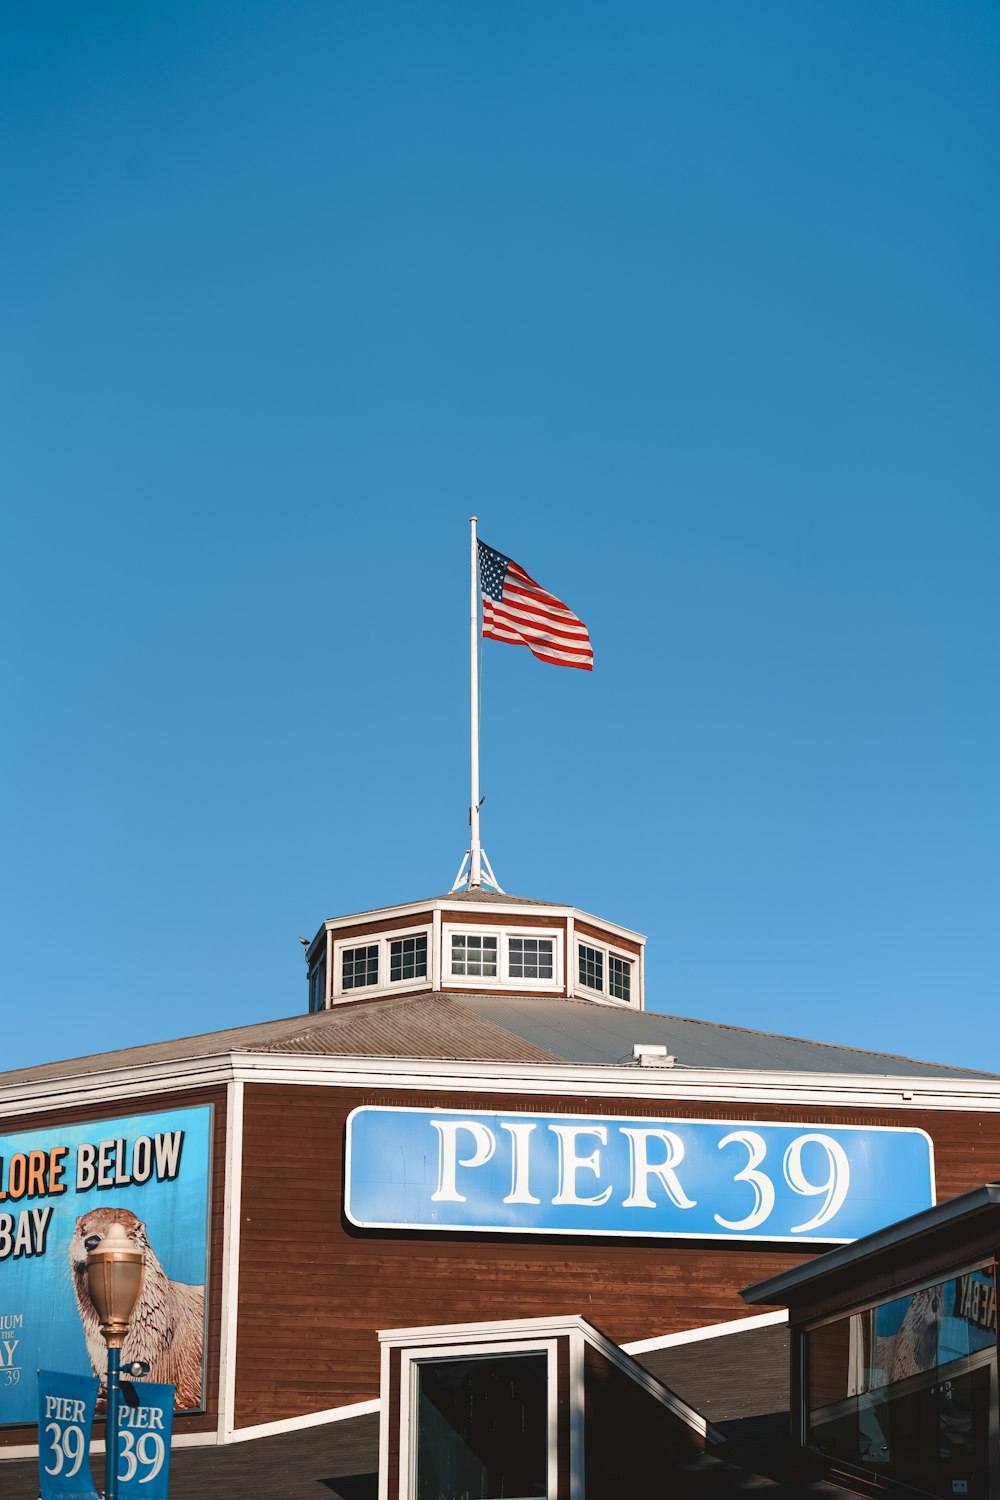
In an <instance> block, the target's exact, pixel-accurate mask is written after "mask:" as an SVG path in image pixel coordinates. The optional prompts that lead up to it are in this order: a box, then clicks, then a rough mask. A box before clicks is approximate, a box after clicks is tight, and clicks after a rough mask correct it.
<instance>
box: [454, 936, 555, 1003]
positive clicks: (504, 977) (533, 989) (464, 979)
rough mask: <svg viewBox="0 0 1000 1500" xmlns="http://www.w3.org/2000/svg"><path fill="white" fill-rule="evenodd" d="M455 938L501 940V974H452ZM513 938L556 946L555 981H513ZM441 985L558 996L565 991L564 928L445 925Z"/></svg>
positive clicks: (498, 958) (499, 955) (498, 963)
mask: <svg viewBox="0 0 1000 1500" xmlns="http://www.w3.org/2000/svg"><path fill="white" fill-rule="evenodd" d="M453 937H492V938H496V940H497V972H496V974H495V975H492V974H490V975H486V974H453V973H452V972H451V940H452V938H453ZM510 938H542V939H544V940H545V941H546V942H551V943H552V978H551V979H511V977H510V955H509V950H508V940H509V939H510ZM441 983H442V985H447V986H448V987H449V988H452V987H454V988H456V989H463V990H482V989H489V988H490V986H491V985H497V986H501V987H502V988H503V989H505V990H524V991H525V993H526V994H532V995H533V994H539V993H541V992H544V993H545V994H557V993H559V992H560V991H561V990H562V988H563V932H562V928H561V927H486V926H482V927H480V926H479V925H478V923H477V924H476V926H474V927H466V926H463V924H462V923H461V922H442V924H441Z"/></svg>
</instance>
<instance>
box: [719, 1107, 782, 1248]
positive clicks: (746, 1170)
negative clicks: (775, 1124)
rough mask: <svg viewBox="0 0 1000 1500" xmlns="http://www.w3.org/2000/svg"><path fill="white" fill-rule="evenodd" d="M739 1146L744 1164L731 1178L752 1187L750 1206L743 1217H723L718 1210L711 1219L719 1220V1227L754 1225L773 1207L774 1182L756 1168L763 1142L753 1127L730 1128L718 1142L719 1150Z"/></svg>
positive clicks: (739, 1227) (763, 1154)
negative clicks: (745, 1128)
mask: <svg viewBox="0 0 1000 1500" xmlns="http://www.w3.org/2000/svg"><path fill="white" fill-rule="evenodd" d="M734 1145H735V1146H742V1147H743V1148H744V1150H745V1151H746V1153H747V1163H746V1166H745V1167H743V1168H742V1170H741V1171H739V1172H737V1173H736V1175H735V1176H734V1178H733V1181H734V1182H748V1183H749V1184H750V1186H751V1188H752V1189H753V1194H754V1206H753V1208H752V1209H751V1210H750V1212H749V1213H748V1214H747V1216H746V1218H745V1219H724V1218H723V1217H722V1215H721V1214H715V1215H714V1217H715V1222H716V1223H717V1224H721V1225H722V1227H723V1229H735V1230H737V1231H739V1230H741V1229H743V1230H746V1229H756V1228H757V1225H758V1224H763V1222H764V1220H765V1219H766V1218H768V1216H769V1215H770V1213H771V1210H772V1209H773V1207H774V1183H773V1182H772V1181H771V1179H770V1177H768V1176H767V1175H766V1173H764V1172H758V1170H757V1168H758V1167H759V1166H760V1164H761V1162H762V1161H763V1160H764V1157H765V1156H766V1155H767V1146H766V1144H765V1142H764V1139H763V1137H762V1136H759V1135H758V1134H757V1132H756V1131H755V1130H732V1131H730V1133H729V1134H728V1135H727V1136H724V1137H723V1139H722V1140H721V1141H720V1142H719V1150H720V1151H722V1150H723V1149H724V1148H725V1147H726V1146H734Z"/></svg>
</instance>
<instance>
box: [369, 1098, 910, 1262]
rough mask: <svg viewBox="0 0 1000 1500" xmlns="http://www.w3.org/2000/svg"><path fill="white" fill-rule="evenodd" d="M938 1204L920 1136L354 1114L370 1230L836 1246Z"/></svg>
mask: <svg viewBox="0 0 1000 1500" xmlns="http://www.w3.org/2000/svg"><path fill="white" fill-rule="evenodd" d="M933 1202H934V1165H933V1159H932V1145H931V1140H930V1137H929V1136H928V1135H926V1134H925V1132H924V1131H922V1130H905V1129H898V1130H897V1129H888V1128H878V1127H862V1126H850V1125H803V1124H795V1125H787V1124H781V1125H779V1124H763V1123H761V1122H760V1121H756V1120H755V1121H748V1122H747V1123H745V1124H737V1123H734V1122H733V1121H731V1120H725V1121H722V1120H655V1119H640V1118H636V1117H634V1116H629V1117H621V1116H605V1115H602V1116H598V1117H593V1116H587V1117H582V1116H574V1115H544V1114H527V1113H520V1112H515V1113H509V1114H484V1113H480V1112H478V1111H477V1112H473V1111H465V1110H446V1109H443V1110H426V1109H391V1108H383V1107H380V1106H372V1107H371V1108H365V1109H356V1110H355V1111H354V1112H353V1114H352V1115H351V1116H350V1119H349V1120H348V1123H347V1159H346V1185H345V1192H344V1211H345V1213H346V1214H347V1217H348V1219H350V1221H351V1223H352V1224H356V1225H358V1226H359V1228H362V1229H433V1230H441V1229H454V1230H483V1231H488V1232H497V1231H506V1232H509V1233H512V1234H613V1235H660V1236H670V1237H675V1238H683V1239H724V1240H747V1239H750V1240H771V1241H774V1240H786V1241H788V1242H790V1243H794V1244H815V1243H824V1244H829V1243H836V1242H841V1241H846V1240H854V1239H858V1238H859V1237H860V1236H861V1235H865V1234H870V1233H871V1232H872V1231H873V1230H876V1229H881V1228H882V1227H883V1226H884V1225H886V1224H891V1223H894V1222H895V1221H896V1220H897V1219H903V1218H906V1217H907V1215H909V1214H914V1213H918V1212H919V1211H920V1210H921V1209H924V1208H928V1207H930V1206H931V1205H932V1204H933Z"/></svg>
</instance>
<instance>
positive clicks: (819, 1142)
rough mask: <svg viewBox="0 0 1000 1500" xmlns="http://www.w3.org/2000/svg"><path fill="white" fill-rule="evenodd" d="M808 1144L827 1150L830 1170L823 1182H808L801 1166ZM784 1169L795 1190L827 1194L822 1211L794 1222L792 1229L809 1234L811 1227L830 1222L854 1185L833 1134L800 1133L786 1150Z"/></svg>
mask: <svg viewBox="0 0 1000 1500" xmlns="http://www.w3.org/2000/svg"><path fill="white" fill-rule="evenodd" d="M809 1145H815V1146H820V1147H822V1149H823V1150H824V1151H825V1152H826V1159H827V1163H828V1167H829V1170H828V1173H827V1176H826V1178H825V1180H824V1181H823V1182H809V1181H808V1180H807V1178H806V1175H805V1173H804V1172H803V1170H802V1148H803V1147H804V1146H809ZM782 1169H783V1171H784V1174H785V1181H786V1182H787V1183H788V1186H789V1187H790V1188H792V1189H793V1190H794V1191H795V1192H796V1193H801V1194H802V1195H803V1197H806V1198H818V1197H819V1195H820V1194H821V1193H824V1194H825V1195H826V1196H825V1197H824V1199H823V1207H822V1208H821V1209H820V1211H819V1213H818V1214H816V1216H815V1217H814V1218H812V1219H809V1220H808V1221H807V1222H806V1223H805V1224H793V1225H792V1233H793V1234H808V1233H809V1231H810V1230H811V1229H818V1228H819V1227H820V1225H821V1224H828V1223H829V1221H830V1220H831V1219H832V1218H833V1216H834V1214H835V1213H836V1212H837V1210H838V1209H839V1208H841V1207H842V1205H843V1202H844V1199H845V1198H846V1197H847V1190H848V1188H849V1187H850V1185H851V1164H850V1162H849V1161H848V1160H847V1152H846V1151H845V1150H844V1148H843V1146H842V1145H841V1144H840V1142H839V1141H835V1140H834V1139H833V1137H832V1136H830V1135H797V1136H796V1137H795V1139H794V1141H793V1142H792V1144H791V1145H790V1146H789V1148H788V1150H787V1151H786V1152H785V1159H784V1162H783V1163H782Z"/></svg>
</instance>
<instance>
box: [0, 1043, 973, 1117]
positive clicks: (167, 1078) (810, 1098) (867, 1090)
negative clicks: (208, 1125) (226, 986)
mask: <svg viewBox="0 0 1000 1500" xmlns="http://www.w3.org/2000/svg"><path fill="white" fill-rule="evenodd" d="M231 1079H241V1080H242V1081H243V1082H247V1083H276V1084H312V1085H316V1086H320V1087H330V1088H372V1089H398V1090H400V1091H405V1090H407V1089H415V1090H416V1089H420V1090H428V1089H430V1090H432V1091H433V1092H434V1093H436V1094H439V1093H441V1092H442V1091H447V1092H449V1093H455V1094H466V1093H516V1094H524V1095H527V1096H531V1095H559V1096H560V1097H564V1098H575V1097H589V1098H592V1099H649V1100H656V1099H664V1100H674V1101H685V1100H690V1101H697V1102H699V1103H726V1104H734V1103H735V1104H740V1103H747V1104H795V1105H804V1106H817V1105H828V1106H835V1107H843V1108H849V1109H852V1110H862V1109H863V1110H870V1109H879V1108H882V1109H884V1108H891V1109H893V1110H897V1111H899V1110H909V1111H913V1110H956V1109H958V1110H970V1111H971V1110H978V1111H981V1112H983V1113H990V1114H993V1113H1000V1080H997V1081H991V1080H988V1079H985V1080H979V1079H968V1078H914V1077H907V1076H906V1075H905V1074H900V1075H897V1076H878V1075H875V1074H869V1073H862V1074H847V1073H842V1074H833V1073H790V1072H789V1073H785V1072H781V1073H779V1072H774V1073H771V1072H761V1071H756V1070H740V1069H722V1068H684V1067H674V1068H663V1069H656V1068H636V1067H633V1066H621V1067H593V1066H587V1067H584V1066H577V1065H574V1064H572V1063H509V1062H468V1061H464V1060H460V1061H455V1060H454V1059H433V1058H432V1059H427V1058H410V1057H384V1058H380V1057H324V1056H316V1055H314V1054H304V1053H267V1052H235V1051H234V1052H224V1053H218V1054H214V1055H207V1056H204V1057H193V1058H184V1059H183V1060H179V1061H166V1062H159V1063H146V1064H142V1065H139V1066H136V1067H131V1068H129V1067H118V1068H111V1069H107V1070H106V1071H104V1072H101V1073H86V1074H80V1075H75V1076H66V1077H60V1078H52V1079H39V1080H38V1081H36V1082H33V1083H19V1084H11V1085H9V1086H7V1087H0V1115H11V1114H37V1113H39V1112H40V1111H42V1110H53V1109H59V1110H65V1109H66V1108H67V1107H73V1106H76V1105H81V1104H103V1103H111V1102H113V1101H118V1100H121V1099H122V1098H123V1097H126V1096H129V1095H131V1096H135V1095H140V1094H161V1093H176V1092H179V1091H180V1090H182V1089H191V1088H205V1087H210V1086H213V1085H219V1084H225V1083H228V1082H229V1081H230V1080H231Z"/></svg>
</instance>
